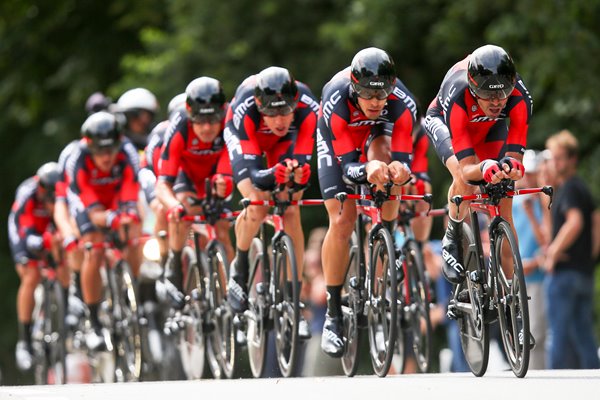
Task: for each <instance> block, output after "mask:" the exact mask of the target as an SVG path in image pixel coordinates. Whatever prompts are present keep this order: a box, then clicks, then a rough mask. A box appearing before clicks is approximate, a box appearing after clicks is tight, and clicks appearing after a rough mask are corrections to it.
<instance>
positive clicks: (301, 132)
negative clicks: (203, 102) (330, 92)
mask: <svg viewBox="0 0 600 400" xmlns="http://www.w3.org/2000/svg"><path fill="white" fill-rule="evenodd" d="M296 84H297V86H298V105H297V106H296V109H295V110H294V119H293V121H292V124H291V125H290V128H289V130H288V132H287V134H286V135H285V136H283V137H280V136H277V135H275V134H274V133H273V132H272V131H271V130H270V129H269V128H268V127H267V125H266V124H265V122H264V120H263V117H262V115H261V114H260V112H259V111H258V108H257V107H256V104H255V101H254V88H255V86H256V75H253V76H250V77H248V78H246V80H244V82H242V84H241V85H240V86H239V87H238V88H237V90H236V92H235V97H234V99H233V100H232V101H231V104H230V106H229V108H228V109H227V115H226V117H225V121H226V126H225V140H226V142H227V147H228V149H229V158H230V159H231V166H232V168H233V173H234V175H233V176H234V179H235V181H236V183H239V182H241V181H242V180H244V179H246V178H250V179H251V180H252V183H253V184H254V185H255V186H256V187H258V188H259V189H261V190H271V189H273V188H274V187H275V178H274V176H273V175H272V174H264V173H261V172H260V171H264V168H265V167H264V163H263V156H264V157H265V159H266V166H267V168H271V167H272V166H274V165H275V164H277V163H278V162H281V161H283V160H284V159H286V158H290V159H295V160H297V161H298V164H299V165H302V164H304V163H307V162H309V161H310V159H311V156H312V152H313V148H314V143H315V142H314V134H315V127H316V122H317V112H318V109H319V103H318V101H317V99H316V97H315V96H314V95H313V94H312V92H311V91H310V89H309V88H308V86H306V85H305V84H303V83H302V82H298V81H296Z"/></svg>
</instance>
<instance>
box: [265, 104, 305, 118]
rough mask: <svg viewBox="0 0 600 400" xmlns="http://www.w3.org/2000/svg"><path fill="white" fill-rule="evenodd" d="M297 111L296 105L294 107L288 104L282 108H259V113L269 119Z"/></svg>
mask: <svg viewBox="0 0 600 400" xmlns="http://www.w3.org/2000/svg"><path fill="white" fill-rule="evenodd" d="M295 110H296V106H295V105H294V106H293V107H292V106H290V105H289V104H286V105H284V106H281V107H259V108H258V111H260V113H261V114H263V115H266V116H267V117H276V116H278V115H282V116H285V115H290V114H291V113H293V112H294V111H295Z"/></svg>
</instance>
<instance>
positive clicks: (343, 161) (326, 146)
mask: <svg viewBox="0 0 600 400" xmlns="http://www.w3.org/2000/svg"><path fill="white" fill-rule="evenodd" d="M355 96H356V94H355V93H354V92H353V90H352V88H351V85H350V68H349V67H348V68H346V69H344V70H342V71H340V72H338V73H337V74H336V75H335V76H334V77H333V78H332V79H331V80H330V81H329V82H328V83H327V84H326V85H325V87H324V88H323V96H322V101H321V108H320V110H319V122H318V129H317V153H318V166H319V168H318V169H319V184H320V186H321V194H322V195H323V198H324V199H330V198H333V196H334V195H335V194H336V193H338V192H341V191H350V192H352V188H351V187H350V186H348V185H347V184H346V183H345V182H344V180H343V176H346V178H348V179H350V180H351V181H354V182H355V183H365V182H366V177H365V176H364V174H363V172H364V171H363V172H361V171H362V170H363V169H364V164H365V163H366V162H367V161H368V160H367V152H368V147H369V145H370V143H371V142H372V141H373V139H375V138H376V137H378V136H380V135H386V136H391V152H392V159H393V160H394V161H400V162H403V163H406V164H407V165H410V163H411V159H412V155H411V153H412V139H411V132H412V129H413V124H414V123H415V120H416V114H417V104H416V101H415V99H414V97H413V95H412V94H411V93H410V92H409V91H408V89H407V88H406V86H404V84H403V83H402V82H401V81H400V79H396V84H395V87H394V90H393V91H392V93H391V94H390V95H389V97H388V98H387V103H386V105H385V107H384V109H383V111H382V112H381V115H380V116H379V118H377V119H376V120H371V119H368V118H367V117H366V116H365V114H364V113H363V112H362V111H361V110H360V109H359V107H358V103H357V100H356V97H355Z"/></svg>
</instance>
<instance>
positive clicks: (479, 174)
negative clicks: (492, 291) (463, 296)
mask: <svg viewBox="0 0 600 400" xmlns="http://www.w3.org/2000/svg"><path fill="white" fill-rule="evenodd" d="M531 115H532V99H531V96H530V94H529V91H528V90H527V88H526V87H525V85H524V83H523V80H522V79H521V77H520V76H519V75H518V74H517V72H516V69H515V65H514V63H513V60H512V58H511V57H510V56H509V55H508V53H507V52H506V51H505V50H504V49H502V48H501V47H498V46H493V45H486V46H482V47H480V48H478V49H476V50H475V51H474V52H473V53H472V54H470V55H469V56H467V57H466V58H465V59H464V60H462V61H460V62H458V63H457V64H455V65H454V66H453V67H452V68H451V69H450V70H449V71H448V73H447V74H446V76H445V77H444V80H443V82H442V85H441V88H440V91H439V92H438V95H437V97H436V98H435V99H434V100H433V101H432V102H431V104H430V106H429V109H428V110H427V116H426V118H425V128H426V130H427V134H428V136H429V139H430V141H431V143H432V144H433V145H434V146H435V150H436V152H437V154H438V156H439V157H440V159H441V160H442V162H443V163H444V164H445V165H446V168H448V170H449V171H450V173H451V174H452V179H453V181H452V185H451V186H450V189H449V191H448V199H451V198H452V196H454V195H457V194H461V195H465V194H470V193H473V192H474V190H475V186H472V185H469V184H468V182H469V181H472V182H477V181H481V182H491V183H498V182H500V181H501V180H502V179H512V180H518V179H521V178H522V177H523V173H524V168H523V164H522V163H521V160H522V158H523V153H524V151H525V145H526V141H527V129H528V126H529V120H530V118H531ZM508 121H510V124H509V123H508ZM448 205H449V215H450V220H449V223H448V229H447V230H446V234H445V236H444V240H443V258H444V265H443V273H444V276H445V277H446V279H447V280H448V281H450V282H453V283H459V282H461V281H462V280H463V279H464V266H463V261H462V254H461V253H462V249H461V246H460V243H461V236H462V225H461V224H462V220H463V219H464V218H465V216H466V214H467V207H461V208H460V211H461V212H460V214H458V212H457V211H458V210H457V207H456V205H454V204H453V203H452V202H450V201H449V204H448ZM500 207H501V208H500V210H501V214H502V216H503V217H504V218H506V219H507V220H508V221H509V222H510V223H511V224H512V212H511V209H512V200H510V199H506V200H503V202H502V203H501V205H500Z"/></svg>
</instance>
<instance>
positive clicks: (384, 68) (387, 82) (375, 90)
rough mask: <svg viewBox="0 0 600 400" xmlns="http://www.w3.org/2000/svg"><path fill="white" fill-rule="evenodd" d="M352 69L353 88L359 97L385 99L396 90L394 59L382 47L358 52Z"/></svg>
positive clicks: (351, 66) (351, 65) (353, 60)
mask: <svg viewBox="0 0 600 400" xmlns="http://www.w3.org/2000/svg"><path fill="white" fill-rule="evenodd" d="M350 70H351V82H352V89H353V90H354V92H355V93H356V94H357V95H358V96H359V97H362V98H366V99H372V98H373V97H377V98H378V99H379V100H383V99H385V98H387V97H388V96H389V95H390V94H391V93H392V91H393V90H394V85H395V84H396V68H395V67H394V60H392V57H390V55H389V54H388V53H386V52H385V51H383V50H381V49H378V48H376V47H369V48H366V49H363V50H361V51H359V52H358V53H356V55H355V56H354V58H353V59H352V63H351V64H350Z"/></svg>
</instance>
